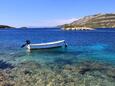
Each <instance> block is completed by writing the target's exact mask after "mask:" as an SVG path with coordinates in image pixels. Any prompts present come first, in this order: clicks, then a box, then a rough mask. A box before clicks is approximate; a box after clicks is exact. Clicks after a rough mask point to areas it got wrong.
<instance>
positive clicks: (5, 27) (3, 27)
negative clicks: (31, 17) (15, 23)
mask: <svg viewBox="0 0 115 86" xmlns="http://www.w3.org/2000/svg"><path fill="white" fill-rule="evenodd" d="M7 28H15V27H12V26H8V25H0V29H7Z"/></svg>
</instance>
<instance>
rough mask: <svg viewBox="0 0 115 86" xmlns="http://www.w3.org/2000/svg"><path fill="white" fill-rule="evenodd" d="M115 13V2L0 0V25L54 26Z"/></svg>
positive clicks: (111, 0)
mask: <svg viewBox="0 0 115 86" xmlns="http://www.w3.org/2000/svg"><path fill="white" fill-rule="evenodd" d="M113 12H115V0H0V24H5V25H12V26H18V27H19V26H53V25H56V24H62V23H68V22H71V21H73V20H75V19H77V18H80V17H83V16H87V15H92V14H97V13H113Z"/></svg>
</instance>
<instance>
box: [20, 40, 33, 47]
mask: <svg viewBox="0 0 115 86" xmlns="http://www.w3.org/2000/svg"><path fill="white" fill-rule="evenodd" d="M30 43H31V42H30V40H26V43H25V44H23V45H22V46H21V48H23V47H25V46H26V45H29V44H30Z"/></svg>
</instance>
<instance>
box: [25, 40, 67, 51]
mask: <svg viewBox="0 0 115 86" xmlns="http://www.w3.org/2000/svg"><path fill="white" fill-rule="evenodd" d="M62 46H65V41H64V40H61V41H55V42H48V43H39V44H28V45H27V49H28V50H37V49H52V48H59V47H62Z"/></svg>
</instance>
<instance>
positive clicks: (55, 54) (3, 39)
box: [0, 28, 115, 86]
mask: <svg viewBox="0 0 115 86" xmlns="http://www.w3.org/2000/svg"><path fill="white" fill-rule="evenodd" d="M26 40H30V41H31V43H46V42H52V41H58V40H65V42H66V43H67V45H68V47H66V48H65V47H62V48H55V49H46V50H42V49H41V50H33V51H31V52H28V51H27V49H26V48H21V46H22V45H23V44H24V43H25V41H26ZM0 45H1V46H0V62H1V63H0V64H2V63H5V64H6V63H8V64H12V65H18V64H21V63H23V62H31V61H33V62H36V63H39V64H40V65H43V66H44V65H45V66H49V64H54V66H56V67H57V66H58V65H59V66H60V67H62V66H64V65H71V66H72V65H79V64H81V63H86V62H87V63H91V64H92V63H95V64H96V63H99V64H104V65H109V67H110V66H111V67H110V68H112V69H113V68H114V67H115V29H113V28H105V29H102V28H98V29H96V30H78V31H71V30H70V31H64V30H61V29H60V28H25V29H24V28H18V29H1V30H0ZM86 65H87V64H86ZM88 65H90V64H88ZM0 67H1V66H0ZM4 67H6V66H4ZM4 67H3V66H2V67H1V68H3V69H5V68H4ZM91 67H92V66H91ZM99 67H100V66H99ZM104 67H105V66H104ZM46 68H48V67H46ZM58 68H59V67H58ZM96 68H97V66H96ZM57 70H58V69H57ZM89 70H90V69H89ZM84 71H88V70H84ZM82 72H83V71H82ZM80 73H81V72H80ZM112 73H113V76H112V75H111V77H113V78H114V77H115V76H114V75H115V71H114V72H112ZM82 74H83V73H82ZM114 81H115V79H114ZM107 83H108V82H107ZM111 83H112V84H111V86H114V85H115V83H114V82H112V81H111ZM44 86H45V85H44ZM49 86H50V85H49ZM51 86H61V85H51ZM62 86H81V85H62ZM87 86H90V85H87ZM92 86H102V85H92ZM103 86H106V85H103Z"/></svg>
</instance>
